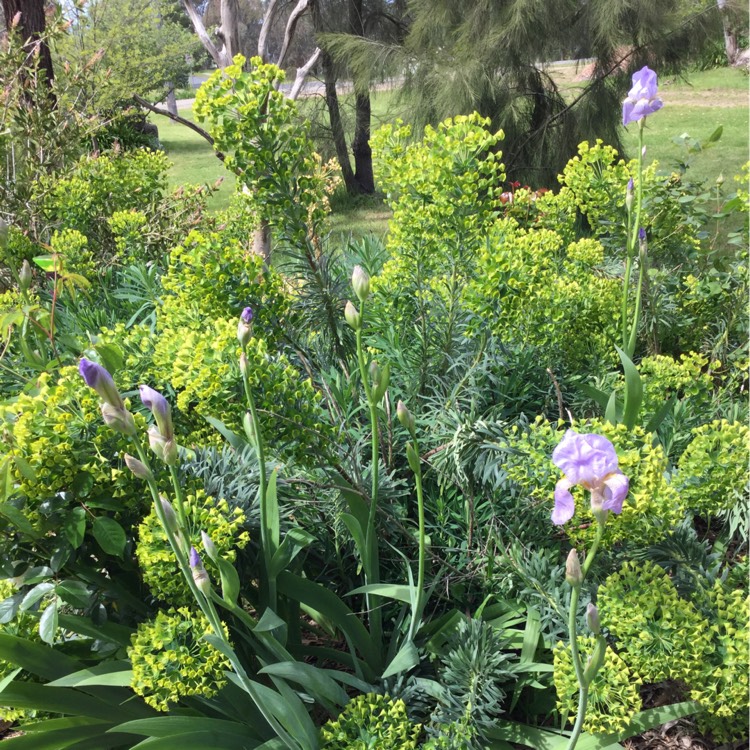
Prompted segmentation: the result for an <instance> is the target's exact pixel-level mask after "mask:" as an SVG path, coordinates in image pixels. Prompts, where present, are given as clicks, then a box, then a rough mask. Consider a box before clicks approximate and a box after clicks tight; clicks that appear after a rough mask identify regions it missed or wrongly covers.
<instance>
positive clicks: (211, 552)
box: [201, 531, 219, 562]
mask: <svg viewBox="0 0 750 750" xmlns="http://www.w3.org/2000/svg"><path fill="white" fill-rule="evenodd" d="M201 542H202V543H203V549H204V550H206V554H207V555H208V556H209V558H211V560H213V561H214V562H216V558H217V557H218V556H219V550H217V549H216V545H215V544H214V542H213V539H211V537H210V536H209V535H208V534H206V532H205V531H201Z"/></svg>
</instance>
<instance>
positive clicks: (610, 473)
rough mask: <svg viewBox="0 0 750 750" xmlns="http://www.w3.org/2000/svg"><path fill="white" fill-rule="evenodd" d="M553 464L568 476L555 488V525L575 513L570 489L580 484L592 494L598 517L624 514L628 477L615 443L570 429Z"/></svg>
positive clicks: (558, 447)
mask: <svg viewBox="0 0 750 750" xmlns="http://www.w3.org/2000/svg"><path fill="white" fill-rule="evenodd" d="M552 462H553V463H554V464H555V466H557V467H558V468H559V469H561V470H562V472H563V474H565V476H564V477H563V478H562V479H561V480H560V481H559V482H558V483H557V486H556V487H555V508H554V510H553V511H552V523H554V524H556V525H558V526H560V525H562V524H564V523H566V522H567V521H569V520H570V519H571V518H572V517H573V515H574V514H575V502H574V500H573V495H571V493H570V488H571V487H573V485H576V484H577V485H580V486H581V487H584V488H585V489H587V490H588V491H589V492H591V510H592V511H593V512H594V513H595V514H596V515H597V516H599V515H600V514H601V513H604V517H606V512H607V511H610V510H611V511H612V512H613V513H621V512H622V503H623V501H624V500H625V496H626V495H627V494H628V484H629V482H628V478H627V477H626V476H625V475H624V474H623V473H622V472H621V471H620V469H619V468H618V464H617V453H615V448H614V446H613V445H612V443H610V442H609V440H607V438H605V437H603V436H602V435H579V434H578V433H577V432H576V431H575V430H568V431H567V432H566V433H565V436H564V437H563V439H562V440H561V441H560V443H559V445H558V446H557V448H555V450H554V451H553V453H552Z"/></svg>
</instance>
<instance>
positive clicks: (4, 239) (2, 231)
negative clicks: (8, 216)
mask: <svg viewBox="0 0 750 750" xmlns="http://www.w3.org/2000/svg"><path fill="white" fill-rule="evenodd" d="M7 245H8V223H7V222H6V221H5V219H0V248H2V249H5V247H7Z"/></svg>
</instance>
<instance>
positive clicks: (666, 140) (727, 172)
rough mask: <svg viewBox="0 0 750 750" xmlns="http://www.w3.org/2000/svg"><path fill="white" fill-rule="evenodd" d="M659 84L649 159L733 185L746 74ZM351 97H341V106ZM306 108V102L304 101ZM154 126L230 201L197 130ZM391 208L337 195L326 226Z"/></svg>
mask: <svg viewBox="0 0 750 750" xmlns="http://www.w3.org/2000/svg"><path fill="white" fill-rule="evenodd" d="M555 75H556V76H557V75H559V76H560V78H561V82H562V83H563V85H564V86H565V87H566V88H567V87H570V89H571V91H572V90H573V89H575V88H577V87H579V86H581V85H582V84H581V83H580V82H577V81H576V80H575V68H573V67H572V66H569V67H567V68H564V69H561V70H559V71H555ZM659 90H660V94H661V96H662V99H663V101H664V108H663V109H662V110H660V111H659V112H657V113H656V114H654V115H652V116H651V117H649V118H648V120H647V125H646V145H647V148H648V159H650V160H654V159H655V160H657V161H658V162H659V163H660V165H661V168H662V169H663V170H664V171H673V170H674V169H675V164H676V162H677V161H678V160H679V161H686V160H688V161H689V162H690V169H689V171H688V175H687V176H688V178H691V179H695V180H710V181H712V182H713V181H714V180H715V179H716V177H717V176H718V175H719V174H722V175H723V176H724V178H725V180H726V183H727V184H726V187H727V189H728V190H731V189H732V187H731V186H732V184H733V182H732V178H733V177H734V176H735V175H736V174H739V171H740V168H741V166H742V165H743V164H744V163H745V162H746V161H747V160H748V139H747V134H748V77H747V75H745V74H744V73H742V72H741V71H739V70H733V69H729V68H722V69H717V70H709V71H702V72H694V73H690V74H688V75H687V76H686V77H685V78H678V79H673V80H660V82H659ZM348 99H351V95H342V97H341V100H342V101H341V103H342V108H344V109H346V108H347V105H348V103H349V102H348ZM301 106H302V108H303V110H304V109H305V102H304V100H302V101H301ZM372 112H373V123H372V127H373V130H375V129H376V128H377V127H378V126H379V125H381V124H383V123H384V122H392V121H393V120H395V119H396V118H397V117H399V116H404V114H405V110H404V105H402V104H399V102H398V96H397V92H394V91H377V92H375V93H374V94H373V99H372ZM180 114H181V115H182V116H183V117H186V118H188V119H192V113H191V111H190V110H189V109H186V110H181V112H180ZM151 119H152V121H153V122H155V123H156V124H157V125H158V127H159V136H160V139H161V142H162V144H163V145H164V148H165V149H166V151H167V154H168V155H169V157H170V159H171V160H172V161H173V163H174V166H173V168H172V170H171V172H170V179H171V181H172V184H173V185H175V186H177V185H182V184H186V183H210V184H213V183H214V182H215V181H216V180H217V179H219V178H220V177H223V178H224V182H223V184H222V185H221V187H220V189H219V190H218V192H217V193H216V194H215V195H214V196H213V197H212V198H211V200H210V201H209V210H211V211H219V210H221V209H222V208H225V207H226V206H227V205H228V204H229V200H230V197H231V195H232V192H233V191H234V178H233V176H232V175H231V174H229V173H228V172H227V171H226V170H225V169H224V167H223V166H222V164H221V162H220V161H219V160H218V159H217V158H216V157H215V156H214V154H213V150H212V149H211V147H210V146H209V144H208V143H207V142H206V141H205V140H204V139H202V138H201V137H200V136H199V135H198V134H197V133H194V132H193V131H192V130H189V129H188V128H185V127H184V126H182V125H178V124H177V123H173V122H172V121H171V120H168V119H167V118H165V117H158V116H155V115H152V118H151ZM719 125H721V126H723V133H722V136H721V139H720V140H719V141H718V143H716V144H714V145H713V146H712V147H711V148H708V149H706V150H704V151H702V152H701V153H699V154H695V155H691V156H688V154H687V152H686V150H685V148H684V147H683V146H680V145H678V144H675V143H673V141H672V139H673V138H676V137H679V136H680V135H682V134H683V133H687V134H689V135H690V136H691V137H692V138H694V139H697V140H698V141H701V142H704V143H705V141H706V140H707V139H708V136H709V135H711V133H713V132H714V130H716V128H717V127H719ZM624 141H625V144H626V146H627V147H628V151H629V153H630V154H635V153H636V152H637V142H638V128H637V126H636V125H631V126H630V127H629V128H628V129H627V130H626V132H625V139H624ZM388 218H389V212H388V210H387V208H386V207H385V206H384V205H383V203H382V202H380V201H379V200H377V199H371V200H361V201H354V202H350V201H342V202H341V205H340V206H339V207H338V208H336V209H335V211H334V215H333V217H332V223H331V230H332V232H333V234H334V236H335V235H336V234H337V233H338V234H342V235H344V236H348V235H349V234H351V235H353V236H354V237H355V238H358V237H361V236H363V235H365V234H368V233H371V232H374V233H376V234H384V233H385V231H386V230H387V226H388Z"/></svg>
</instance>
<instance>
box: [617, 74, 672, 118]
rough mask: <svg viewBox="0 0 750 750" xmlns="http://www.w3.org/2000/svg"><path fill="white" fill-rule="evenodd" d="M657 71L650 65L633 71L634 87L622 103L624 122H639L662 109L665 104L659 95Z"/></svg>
mask: <svg viewBox="0 0 750 750" xmlns="http://www.w3.org/2000/svg"><path fill="white" fill-rule="evenodd" d="M657 93H658V91H657V87H656V73H655V72H654V71H653V70H651V69H650V68H649V67H648V66H646V67H643V68H641V69H640V70H639V71H638V72H637V73H633V88H632V89H630V91H628V96H627V98H626V99H625V101H624V102H623V103H622V124H623V125H628V124H630V123H631V122H638V120H640V119H641V118H643V117H646V116H647V115H652V114H653V113H654V112H656V111H657V110H660V109H661V108H662V107H663V106H664V104H663V102H662V100H661V99H659V97H658V96H657Z"/></svg>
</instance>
